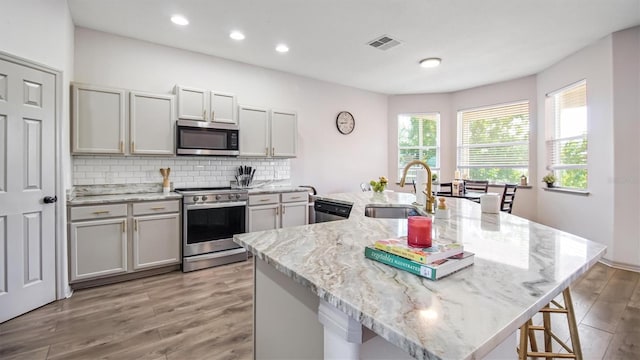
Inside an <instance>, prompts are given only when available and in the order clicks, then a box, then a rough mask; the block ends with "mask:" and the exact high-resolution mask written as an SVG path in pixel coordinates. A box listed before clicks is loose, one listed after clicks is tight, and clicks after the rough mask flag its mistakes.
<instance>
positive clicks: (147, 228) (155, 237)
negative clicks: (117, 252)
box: [133, 214, 180, 270]
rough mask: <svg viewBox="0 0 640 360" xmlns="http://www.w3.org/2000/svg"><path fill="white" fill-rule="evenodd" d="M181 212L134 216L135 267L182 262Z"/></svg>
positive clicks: (138, 268)
mask: <svg viewBox="0 0 640 360" xmlns="http://www.w3.org/2000/svg"><path fill="white" fill-rule="evenodd" d="M176 239H180V214H163V215H150V216H136V217H134V218H133V268H134V269H135V270H140V269H147V268H150V267H156V266H160V265H170V264H176V263H179V262H180V241H176Z"/></svg>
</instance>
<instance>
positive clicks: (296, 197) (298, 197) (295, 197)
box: [291, 196, 300, 199]
mask: <svg viewBox="0 0 640 360" xmlns="http://www.w3.org/2000/svg"><path fill="white" fill-rule="evenodd" d="M291 198H292V199H300V196H292V197H291Z"/></svg>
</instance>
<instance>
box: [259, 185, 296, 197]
mask: <svg viewBox="0 0 640 360" xmlns="http://www.w3.org/2000/svg"><path fill="white" fill-rule="evenodd" d="M248 191H249V195H259V194H280V193H286V192H299V191H300V192H302V191H304V192H307V191H309V189H307V188H301V187H297V186H264V187H259V188H253V189H248Z"/></svg>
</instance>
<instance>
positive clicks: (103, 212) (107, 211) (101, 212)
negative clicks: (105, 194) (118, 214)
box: [93, 210, 111, 215]
mask: <svg viewBox="0 0 640 360" xmlns="http://www.w3.org/2000/svg"><path fill="white" fill-rule="evenodd" d="M110 212H111V211H109V210H100V211H94V212H93V215H103V214H108V213H110Z"/></svg>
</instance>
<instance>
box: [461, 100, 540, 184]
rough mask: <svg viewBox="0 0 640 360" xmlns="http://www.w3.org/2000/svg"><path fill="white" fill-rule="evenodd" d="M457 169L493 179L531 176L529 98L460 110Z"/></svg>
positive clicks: (504, 180) (510, 180)
mask: <svg viewBox="0 0 640 360" xmlns="http://www.w3.org/2000/svg"><path fill="white" fill-rule="evenodd" d="M457 166H458V170H460V172H461V173H462V174H463V177H466V178H468V179H473V180H489V182H490V183H519V181H520V177H521V176H522V175H525V176H529V102H528V101H522V102H517V103H511V104H502V105H496V106H491V107H484V108H479V109H471V110H462V111H458V157H457Z"/></svg>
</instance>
